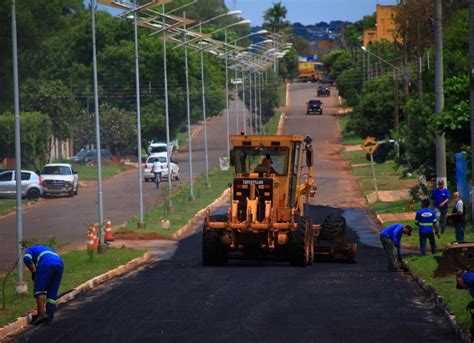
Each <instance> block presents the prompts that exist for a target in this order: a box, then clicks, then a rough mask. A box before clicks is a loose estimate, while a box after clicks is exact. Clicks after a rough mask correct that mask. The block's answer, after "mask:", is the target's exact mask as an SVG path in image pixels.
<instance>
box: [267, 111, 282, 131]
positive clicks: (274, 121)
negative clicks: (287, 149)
mask: <svg viewBox="0 0 474 343" xmlns="http://www.w3.org/2000/svg"><path fill="white" fill-rule="evenodd" d="M280 116H281V113H280V112H277V113H276V114H275V115H274V116H273V117H272V118H271V119H270V120H269V121H268V123H267V124H266V125H265V132H266V133H267V135H276V134H277V130H278V123H279V122H280Z"/></svg>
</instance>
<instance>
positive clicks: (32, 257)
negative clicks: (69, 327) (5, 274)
mask: <svg viewBox="0 0 474 343" xmlns="http://www.w3.org/2000/svg"><path fill="white" fill-rule="evenodd" d="M23 262H24V263H25V265H26V266H27V267H28V269H29V270H30V272H31V279H32V280H33V282H34V290H33V296H34V297H35V298H36V306H37V308H38V315H37V316H36V318H35V319H34V320H33V321H32V323H31V324H33V325H38V324H41V323H51V322H52V320H53V318H54V312H55V311H56V298H57V297H58V290H59V285H60V284H61V277H62V275H63V269H64V266H63V261H62V259H61V257H59V255H58V254H57V253H56V251H55V250H54V249H53V248H50V247H47V246H43V245H34V246H32V247H31V248H29V249H28V250H27V251H26V252H25V255H24V257H23Z"/></svg>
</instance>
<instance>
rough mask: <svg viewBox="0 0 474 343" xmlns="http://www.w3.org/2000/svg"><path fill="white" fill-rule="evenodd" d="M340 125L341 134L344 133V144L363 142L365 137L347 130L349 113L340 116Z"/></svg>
mask: <svg viewBox="0 0 474 343" xmlns="http://www.w3.org/2000/svg"><path fill="white" fill-rule="evenodd" d="M338 119H339V126H340V128H341V135H342V142H341V143H342V144H345V145H355V144H362V141H363V139H362V138H360V137H358V136H356V135H354V134H352V133H350V132H347V131H346V127H347V123H349V115H348V114H346V115H344V116H340V117H339V118H338Z"/></svg>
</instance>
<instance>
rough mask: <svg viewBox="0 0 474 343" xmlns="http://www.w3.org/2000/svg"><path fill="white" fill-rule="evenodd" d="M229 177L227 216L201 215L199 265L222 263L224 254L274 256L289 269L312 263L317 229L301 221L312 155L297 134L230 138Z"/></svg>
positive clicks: (308, 193) (310, 180) (310, 182)
mask: <svg viewBox="0 0 474 343" xmlns="http://www.w3.org/2000/svg"><path fill="white" fill-rule="evenodd" d="M230 140H231V142H232V146H233V148H232V151H231V165H234V166H235V177H234V180H233V182H232V183H229V188H230V206H229V208H228V209H227V214H224V215H211V213H210V210H209V209H208V210H207V213H206V219H205V223H204V228H203V236H202V260H203V264H204V265H222V264H225V263H227V259H228V256H229V253H235V252H241V253H243V254H246V253H248V254H254V253H257V254H260V255H264V256H265V255H268V254H274V255H277V256H279V257H283V258H284V259H287V260H289V263H290V264H291V265H295V266H305V265H309V264H312V263H313V258H314V238H315V236H317V235H318V233H319V226H318V225H313V223H312V221H311V219H310V218H308V217H306V216H305V207H306V206H305V203H307V202H308V200H309V198H310V197H313V196H314V195H315V193H316V187H315V185H314V180H313V176H312V164H313V150H312V148H306V147H305V142H304V138H303V137H302V136H298V135H288V136H263V135H231V136H230Z"/></svg>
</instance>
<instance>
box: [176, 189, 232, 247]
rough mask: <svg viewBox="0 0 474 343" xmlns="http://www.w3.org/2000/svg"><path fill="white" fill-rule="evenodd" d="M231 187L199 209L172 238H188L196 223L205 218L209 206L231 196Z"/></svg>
mask: <svg viewBox="0 0 474 343" xmlns="http://www.w3.org/2000/svg"><path fill="white" fill-rule="evenodd" d="M229 193H230V189H229V188H227V189H226V190H225V191H224V192H222V194H221V196H220V197H219V198H217V199H215V200H214V201H213V202H212V203H210V204H209V205H207V206H206V207H204V208H202V209H201V210H199V211H198V212H197V213H196V214H195V215H194V216H193V217H192V218H191V219H190V220H189V221H188V222H187V223H186V224H184V225H183V226H182V227H181V228H180V229H179V230H178V231H176V232H175V233H174V234H173V235H172V236H171V238H172V239H176V240H181V239H183V238H186V237H187V236H188V234H189V233H190V230H191V229H192V228H193V227H194V225H195V224H196V223H197V222H199V221H201V220H203V219H204V216H205V214H206V210H207V209H208V208H212V207H214V206H216V205H217V204H219V203H220V202H222V201H223V200H224V199H225V198H228V197H229Z"/></svg>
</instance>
